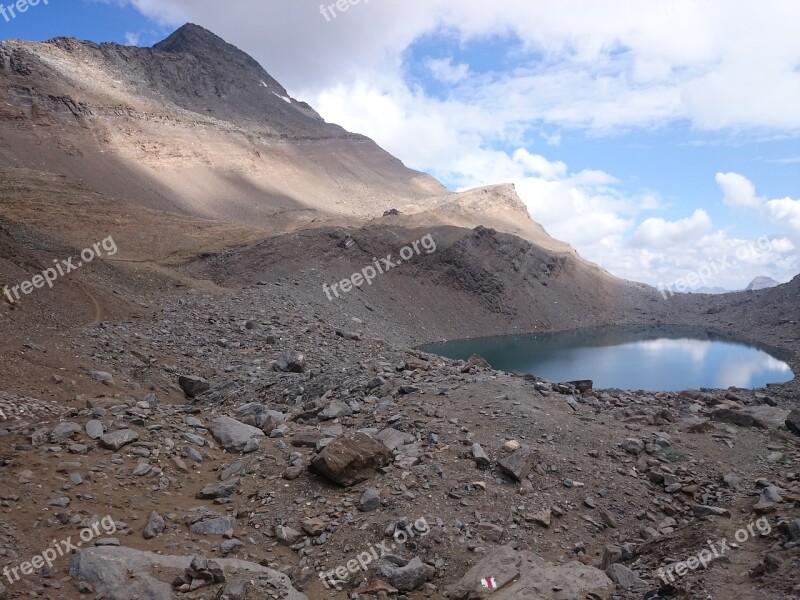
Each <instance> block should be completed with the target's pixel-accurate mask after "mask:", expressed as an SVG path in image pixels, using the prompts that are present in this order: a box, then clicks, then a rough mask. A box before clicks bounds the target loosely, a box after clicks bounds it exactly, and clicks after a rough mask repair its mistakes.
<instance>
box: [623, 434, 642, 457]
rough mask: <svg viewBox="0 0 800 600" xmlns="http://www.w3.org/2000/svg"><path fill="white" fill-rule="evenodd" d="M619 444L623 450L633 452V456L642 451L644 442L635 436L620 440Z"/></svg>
mask: <svg viewBox="0 0 800 600" xmlns="http://www.w3.org/2000/svg"><path fill="white" fill-rule="evenodd" d="M620 446H621V447H622V449H623V450H625V452H627V453H628V454H633V455H634V456H638V455H640V454H641V453H642V452H644V442H643V441H642V440H640V439H637V438H628V439H627V440H625V441H624V442H622V443H621V444H620Z"/></svg>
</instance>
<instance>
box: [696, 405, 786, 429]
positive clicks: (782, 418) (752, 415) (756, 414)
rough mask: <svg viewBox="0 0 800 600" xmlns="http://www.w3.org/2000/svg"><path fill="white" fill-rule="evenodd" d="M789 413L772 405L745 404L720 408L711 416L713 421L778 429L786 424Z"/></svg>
mask: <svg viewBox="0 0 800 600" xmlns="http://www.w3.org/2000/svg"><path fill="white" fill-rule="evenodd" d="M789 414H790V413H789V411H788V410H784V409H782V408H775V407H773V406H747V407H745V408H742V409H739V410H736V409H733V408H720V409H719V410H716V411H714V413H713V414H712V415H711V418H712V419H714V420H715V421H720V422H722V423H729V424H731V425H739V426H740V427H757V428H759V429H780V428H782V427H783V426H784V425H785V424H786V419H787V418H788V417H789Z"/></svg>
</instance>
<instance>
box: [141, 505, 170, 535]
mask: <svg viewBox="0 0 800 600" xmlns="http://www.w3.org/2000/svg"><path fill="white" fill-rule="evenodd" d="M165 528H166V524H165V523H164V518H163V517H162V516H161V515H159V514H158V513H157V512H156V511H153V512H151V513H150V517H148V519H147V524H146V525H145V527H144V531H143V532H142V535H143V536H144V539H146V540H151V539H153V538H154V537H158V536H159V535H161V534H162V533H163V532H164V529H165Z"/></svg>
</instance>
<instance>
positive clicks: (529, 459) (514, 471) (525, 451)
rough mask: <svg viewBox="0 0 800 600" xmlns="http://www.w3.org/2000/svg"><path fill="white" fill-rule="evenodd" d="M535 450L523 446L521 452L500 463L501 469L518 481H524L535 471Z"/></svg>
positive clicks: (498, 463)
mask: <svg viewBox="0 0 800 600" xmlns="http://www.w3.org/2000/svg"><path fill="white" fill-rule="evenodd" d="M533 461H534V456H533V450H532V449H531V448H530V446H522V448H520V449H519V450H517V451H516V452H514V453H513V454H511V455H510V456H507V457H505V458H503V459H501V460H499V461H497V465H498V466H499V467H500V469H501V470H502V471H503V472H504V473H506V474H507V475H510V476H511V477H513V478H514V479H516V480H517V481H522V480H523V479H525V478H526V477H527V476H528V473H530V472H531V469H533Z"/></svg>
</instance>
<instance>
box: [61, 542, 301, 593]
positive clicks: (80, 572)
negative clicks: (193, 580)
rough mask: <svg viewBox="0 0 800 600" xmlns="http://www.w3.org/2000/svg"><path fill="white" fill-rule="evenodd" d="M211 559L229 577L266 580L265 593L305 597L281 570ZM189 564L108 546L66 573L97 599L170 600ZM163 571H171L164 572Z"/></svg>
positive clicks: (78, 558) (79, 557)
mask: <svg viewBox="0 0 800 600" xmlns="http://www.w3.org/2000/svg"><path fill="white" fill-rule="evenodd" d="M214 562H216V563H217V564H219V566H220V567H222V570H223V571H224V572H225V575H226V576H227V577H228V578H232V577H233V576H235V575H239V574H241V575H244V576H245V577H247V578H248V579H249V578H254V579H258V580H265V582H266V586H265V589H264V592H266V591H269V592H270V594H275V597H278V598H282V599H283V600H308V597H307V596H306V595H305V594H302V593H300V592H298V591H297V590H296V589H295V588H294V587H292V584H291V582H290V580H289V577H288V576H286V575H284V574H283V573H279V572H277V571H274V570H273V569H270V568H267V567H262V566H261V565H257V564H255V563H251V562H247V561H244V560H238V559H235V558H216V559H215V560H214ZM191 563H192V557H191V556H164V555H160V554H154V553H153V552H142V551H140V550H133V549H132V548H124V547H119V546H117V547H115V546H107V547H102V548H88V549H86V550H81V551H80V552H78V553H77V554H76V555H75V558H73V559H72V562H71V563H70V566H69V574H70V576H71V577H72V578H73V579H74V580H75V581H85V582H88V583H90V584H91V585H92V586H93V587H94V590H95V595H96V597H98V598H108V599H109V600H137V599H140V598H147V599H148V600H172V599H173V598H175V595H174V594H173V591H172V586H171V582H172V580H173V579H174V578H175V576H177V575H179V574H181V573H185V572H186V571H187V570H188V569H189V567H190V566H191ZM164 570H171V571H173V573H171V574H170V573H165V572H164ZM153 571H158V578H159V579H157V578H155V577H154V576H152V575H151V574H150V573H151V572H153ZM161 579H163V581H162V580H161ZM265 597H266V595H265Z"/></svg>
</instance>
